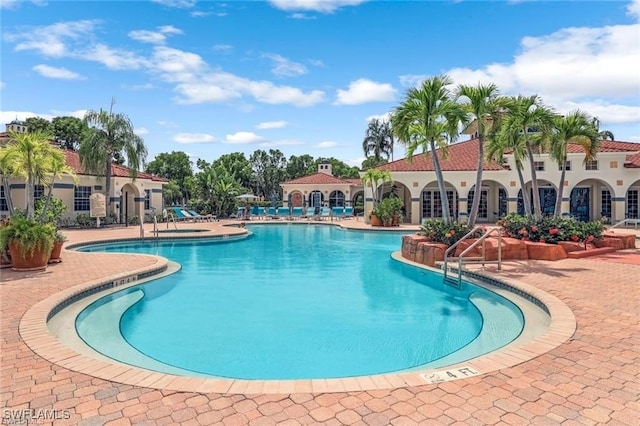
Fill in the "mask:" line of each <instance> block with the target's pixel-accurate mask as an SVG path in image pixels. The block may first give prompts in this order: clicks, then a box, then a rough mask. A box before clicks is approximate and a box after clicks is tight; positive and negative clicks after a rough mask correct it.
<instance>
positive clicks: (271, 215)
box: [267, 207, 279, 219]
mask: <svg viewBox="0 0 640 426" xmlns="http://www.w3.org/2000/svg"><path fill="white" fill-rule="evenodd" d="M267 217H268V218H269V219H279V218H278V215H277V212H276V208H275V207H269V210H268V212H267Z"/></svg>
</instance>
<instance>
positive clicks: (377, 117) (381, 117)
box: [365, 112, 391, 123]
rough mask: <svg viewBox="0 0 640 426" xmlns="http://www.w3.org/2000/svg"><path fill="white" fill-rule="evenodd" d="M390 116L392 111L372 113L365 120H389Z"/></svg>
mask: <svg viewBox="0 0 640 426" xmlns="http://www.w3.org/2000/svg"><path fill="white" fill-rule="evenodd" d="M390 118H391V113H390V112H385V113H384V114H374V115H370V116H368V117H367V118H366V119H365V121H366V122H367V123H368V122H370V121H371V120H379V121H389V119H390Z"/></svg>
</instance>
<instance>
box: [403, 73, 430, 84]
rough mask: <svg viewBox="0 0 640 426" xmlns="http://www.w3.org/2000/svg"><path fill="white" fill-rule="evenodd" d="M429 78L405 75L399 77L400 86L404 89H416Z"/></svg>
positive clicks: (418, 75)
mask: <svg viewBox="0 0 640 426" xmlns="http://www.w3.org/2000/svg"><path fill="white" fill-rule="evenodd" d="M429 77H431V76H429V75H425V74H405V75H401V76H400V84H402V85H403V86H405V87H417V86H418V85H420V83H422V82H423V81H424V80H426V79H427V78H429Z"/></svg>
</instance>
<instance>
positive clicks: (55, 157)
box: [38, 149, 78, 223]
mask: <svg viewBox="0 0 640 426" xmlns="http://www.w3.org/2000/svg"><path fill="white" fill-rule="evenodd" d="M48 174H49V175H51V181H50V182H47V183H46V186H47V188H48V190H47V198H46V200H45V202H44V207H43V208H42V213H41V214H40V217H39V218H38V222H40V223H44V221H45V220H46V217H47V211H48V210H49V205H50V204H51V198H52V196H53V184H54V183H55V181H56V178H59V177H61V176H62V175H63V174H67V175H69V176H71V178H72V179H73V181H74V183H76V184H77V182H78V178H77V177H76V174H75V172H74V171H73V169H72V168H71V167H69V166H68V165H67V160H66V157H65V154H64V151H62V150H61V149H54V150H51V152H50V153H49V170H48Z"/></svg>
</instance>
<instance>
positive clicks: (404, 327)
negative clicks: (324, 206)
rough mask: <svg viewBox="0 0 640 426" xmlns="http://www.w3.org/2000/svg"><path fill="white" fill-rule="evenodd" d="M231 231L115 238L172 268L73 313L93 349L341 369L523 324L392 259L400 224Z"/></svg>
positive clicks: (177, 363)
mask: <svg viewBox="0 0 640 426" xmlns="http://www.w3.org/2000/svg"><path fill="white" fill-rule="evenodd" d="M249 229H250V230H251V231H253V233H254V235H253V236H252V237H251V238H249V239H246V240H243V241H236V242H227V243H225V242H217V243H210V242H199V243H193V242H188V243H187V242H179V241H172V242H159V243H156V244H149V243H146V244H140V243H125V244H117V243H115V244H111V245H106V246H97V247H94V248H85V249H84V250H85V251H118V252H123V251H124V252H136V253H141V252H142V253H152V254H157V255H161V256H165V257H167V258H169V259H172V260H174V261H176V262H179V263H180V264H181V265H182V269H181V270H180V271H179V272H177V273H175V274H173V275H170V276H168V277H165V278H162V279H159V280H155V281H152V282H150V283H147V284H143V285H138V286H134V287H131V288H129V289H126V290H122V291H119V292H116V293H114V294H111V295H109V296H106V297H103V298H101V299H99V300H98V301H96V302H94V303H92V304H91V305H89V306H88V307H87V308H86V309H84V310H83V311H82V312H81V314H80V315H79V316H78V318H77V320H76V329H77V332H78V334H79V335H80V337H81V338H82V339H83V340H85V342H86V343H87V344H89V345H90V346H92V347H93V348H94V349H96V350H97V351H99V352H101V353H103V354H105V355H107V356H109V357H111V358H114V359H116V360H119V361H121V362H125V363H128V364H133V365H138V366H141V367H145V368H150V369H153V370H157V371H164V372H170V373H178V374H194V375H206V376H217V377H231V378H243V379H309V378H331V377H352V376H360V375H371V374H378V373H387V372H393V371H401V370H407V369H413V368H422V367H425V366H437V365H438V364H439V363H440V364H441V365H446V364H447V363H452V362H459V361H462V360H465V359H469V358H473V357H475V356H478V355H480V354H482V353H486V352H489V351H492V350H495V349H497V348H499V347H501V346H504V345H505V344H507V343H508V342H510V341H511V340H513V339H515V338H516V337H517V336H518V335H519V333H520V332H521V330H522V327H523V322H524V321H523V318H522V314H521V312H520V311H519V309H518V308H517V307H516V306H515V305H513V304H512V303H511V302H509V301H507V300H506V299H504V298H502V297H500V296H498V295H496V294H494V293H492V292H490V291H488V290H486V289H483V288H479V287H475V286H471V285H465V286H463V289H462V290H456V289H452V288H450V287H448V286H445V285H443V284H442V278H441V276H440V275H438V274H435V273H432V272H428V271H425V270H422V269H418V268H415V267H411V266H408V265H404V264H401V263H398V262H396V261H394V260H392V259H391V258H390V253H391V252H392V251H395V250H398V249H399V247H400V235H399V234H397V233H392V234H388V233H372V232H356V231H344V230H341V229H338V228H336V227H332V226H313V225H309V226H299V225H296V226H291V225H251V226H249Z"/></svg>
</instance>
